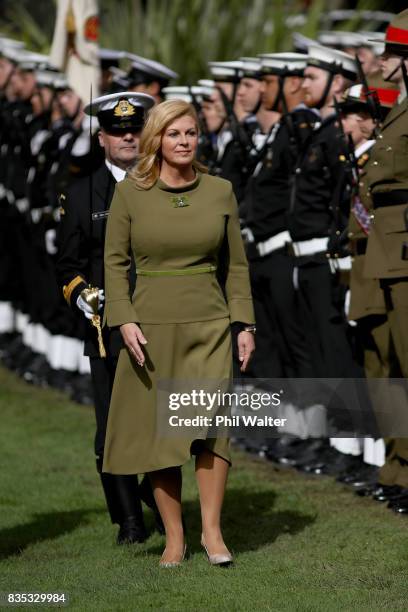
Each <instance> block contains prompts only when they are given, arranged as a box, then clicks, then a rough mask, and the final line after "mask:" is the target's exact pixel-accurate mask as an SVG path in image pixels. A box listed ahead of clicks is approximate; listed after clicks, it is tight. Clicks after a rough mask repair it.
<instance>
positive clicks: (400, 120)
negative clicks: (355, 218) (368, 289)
mask: <svg viewBox="0 0 408 612" xmlns="http://www.w3.org/2000/svg"><path fill="white" fill-rule="evenodd" d="M367 179H368V183H369V191H368V192H369V193H370V194H372V195H373V196H374V197H375V194H380V193H381V194H385V196H386V195H387V194H391V192H393V191H396V190H398V191H399V190H403V191H407V193H408V98H405V100H404V101H403V102H401V103H400V104H396V105H395V106H394V107H393V108H392V110H391V111H390V113H389V115H388V116H387V118H386V120H385V122H384V125H383V128H382V130H381V133H380V135H379V136H378V140H377V142H376V144H375V145H374V147H373V149H372V152H371V156H370V164H369V168H368V172H367ZM390 200H391V198H390ZM407 208H408V197H407V202H406V203H402V204H397V205H390V206H381V207H379V208H375V209H374V211H373V215H372V225H371V229H370V235H369V238H368V246H367V253H366V258H365V267H364V276H365V277H367V278H380V279H381V278H400V277H405V276H408V260H406V259H402V254H403V245H404V243H405V242H407V241H408V231H407V221H406V219H407Z"/></svg>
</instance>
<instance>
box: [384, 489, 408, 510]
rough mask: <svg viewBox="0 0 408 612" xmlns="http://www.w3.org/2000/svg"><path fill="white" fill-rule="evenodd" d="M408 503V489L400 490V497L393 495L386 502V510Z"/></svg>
mask: <svg viewBox="0 0 408 612" xmlns="http://www.w3.org/2000/svg"><path fill="white" fill-rule="evenodd" d="M407 503H408V489H402V490H401V493H400V495H395V496H394V497H391V498H390V499H389V500H388V504H387V506H388V508H392V509H393V508H394V506H400V505H404V504H407Z"/></svg>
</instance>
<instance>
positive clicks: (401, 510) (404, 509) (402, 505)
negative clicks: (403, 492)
mask: <svg viewBox="0 0 408 612" xmlns="http://www.w3.org/2000/svg"><path fill="white" fill-rule="evenodd" d="M391 509H392V510H393V511H394V512H396V513H397V514H408V498H405V501H403V500H401V501H400V502H399V503H398V504H395V505H393V506H392V508H391Z"/></svg>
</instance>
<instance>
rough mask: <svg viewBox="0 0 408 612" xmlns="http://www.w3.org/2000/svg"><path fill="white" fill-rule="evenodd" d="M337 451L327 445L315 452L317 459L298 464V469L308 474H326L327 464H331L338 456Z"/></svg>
mask: <svg viewBox="0 0 408 612" xmlns="http://www.w3.org/2000/svg"><path fill="white" fill-rule="evenodd" d="M338 455H339V452H338V451H336V450H334V449H333V448H332V447H330V446H329V447H327V448H325V449H323V450H322V452H319V453H318V454H317V459H315V460H314V461H311V462H310V463H305V464H303V465H300V466H299V469H300V471H302V472H306V473H308V474H319V475H320V474H327V473H328V466H329V465H332V464H333V463H334V462H335V461H336V460H337V458H338Z"/></svg>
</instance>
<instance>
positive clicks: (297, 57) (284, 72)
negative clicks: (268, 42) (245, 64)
mask: <svg viewBox="0 0 408 612" xmlns="http://www.w3.org/2000/svg"><path fill="white" fill-rule="evenodd" d="M259 57H260V60H261V71H262V74H276V75H281V76H302V75H303V71H304V69H305V68H306V63H307V55H304V54H303V53H262V54H261V55H259Z"/></svg>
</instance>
